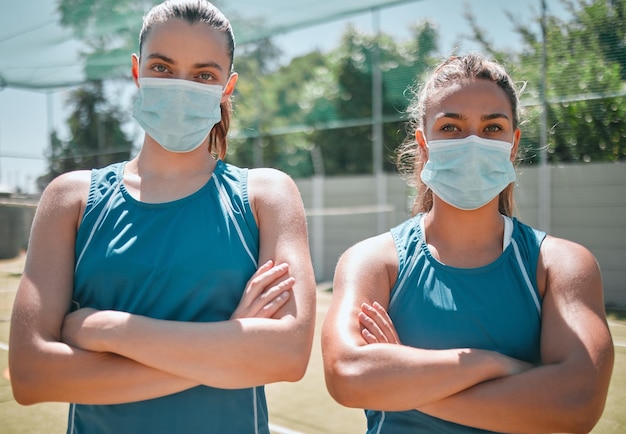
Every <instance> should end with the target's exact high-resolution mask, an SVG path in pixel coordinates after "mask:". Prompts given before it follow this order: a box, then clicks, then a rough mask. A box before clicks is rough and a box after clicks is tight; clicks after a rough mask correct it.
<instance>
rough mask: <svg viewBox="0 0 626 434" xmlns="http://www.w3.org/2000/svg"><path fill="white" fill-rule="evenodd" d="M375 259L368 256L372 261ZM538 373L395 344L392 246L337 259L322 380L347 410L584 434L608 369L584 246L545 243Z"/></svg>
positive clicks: (484, 356) (474, 356)
mask: <svg viewBox="0 0 626 434" xmlns="http://www.w3.org/2000/svg"><path fill="white" fill-rule="evenodd" d="M372 252H373V253H372ZM540 261H541V265H540V268H541V269H542V270H544V272H542V273H541V276H539V277H540V278H542V279H545V280H544V282H545V287H546V291H545V296H544V302H543V319H542V335H541V342H542V343H541V354H542V364H541V365H540V366H536V367H534V366H530V365H528V364H526V363H524V362H521V361H517V360H514V359H511V358H509V357H506V356H504V355H502V354H498V353H495V352H489V351H481V350H476V349H471V348H459V349H449V350H437V351H433V350H424V349H420V348H412V347H407V346H404V345H402V344H401V342H400V341H399V340H398V337H397V335H396V333H395V329H394V328H393V323H392V322H391V319H390V318H389V316H388V315H387V313H386V311H385V307H386V306H387V305H388V302H389V290H390V288H391V287H392V286H393V283H394V280H395V276H396V274H397V259H396V257H395V249H394V248H393V242H392V240H391V237H390V236H388V235H383V236H380V237H376V238H374V239H370V240H367V241H366V242H364V243H363V244H361V245H357V246H355V248H353V249H351V250H350V251H348V252H347V253H346V254H345V255H344V257H342V258H341V259H340V262H339V265H338V268H337V273H336V278H335V285H334V287H333V304H332V306H331V309H330V311H329V314H328V316H327V318H326V321H325V324H324V332H323V348H324V361H325V370H326V379H327V385H328V388H329V391H330V392H331V395H333V396H334V397H335V399H336V400H337V401H338V402H340V403H342V404H344V405H347V406H351V407H359V408H370V409H379V410H387V411H399V410H409V409H418V410H420V411H422V412H424V413H427V414H430V415H433V416H436V417H439V418H441V419H445V420H449V421H452V422H456V423H459V424H463V425H468V426H473V427H478V428H483V429H488V430H493V431H500V432H588V431H589V430H590V429H591V428H592V427H593V425H595V423H596V422H597V420H598V419H599V417H600V415H601V413H602V410H603V407H604V402H605V399H606V394H607V390H608V384H609V380H610V375H611V370H612V365H613V347H612V343H611V337H610V334H609V331H608V328H607V325H606V321H605V316H604V306H603V302H602V292H601V291H602V287H601V280H600V274H599V271H598V268H597V264H596V262H595V260H594V259H593V257H592V256H591V254H590V253H589V252H588V251H587V250H586V249H584V248H582V247H581V246H578V245H576V244H574V243H569V242H565V241H564V240H558V239H555V238H550V237H549V238H548V239H546V241H545V242H544V245H543V246H542V253H541V259H540Z"/></svg>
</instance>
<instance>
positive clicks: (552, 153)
mask: <svg viewBox="0 0 626 434" xmlns="http://www.w3.org/2000/svg"><path fill="white" fill-rule="evenodd" d="M560 1H561V2H562V3H563V4H564V6H565V8H566V10H567V11H569V12H568V13H569V14H570V16H566V17H557V16H554V15H550V14H549V13H548V15H547V20H546V40H547V44H546V46H547V71H546V82H547V88H546V92H545V95H546V100H547V102H548V110H547V126H548V143H547V146H548V158H549V161H550V162H552V163H557V162H591V161H595V162H598V161H624V160H626V140H625V139H626V86H625V83H624V77H625V74H626V30H625V26H624V24H623V23H624V17H625V15H624V13H625V8H626V0H595V1H585V0H560ZM510 18H511V20H512V21H513V22H514V28H515V29H516V31H517V32H518V33H519V34H520V36H521V37H522V40H523V41H524V44H523V46H522V47H521V50H520V51H519V52H518V53H510V52H505V51H498V50H497V49H496V48H495V47H494V46H493V44H491V43H489V42H488V41H487V39H486V38H485V35H484V33H483V31H482V30H481V29H479V28H478V27H477V26H476V25H475V23H474V25H473V28H474V39H475V40H476V41H478V42H479V43H480V44H482V46H483V50H484V51H485V52H488V53H491V54H493V55H494V57H496V58H497V59H499V60H501V61H503V62H504V63H505V64H506V66H508V67H509V69H510V70H512V75H513V77H514V78H515V77H519V78H523V79H524V80H525V81H526V83H527V88H526V91H525V97H524V98H523V102H524V103H525V105H526V109H527V116H526V121H527V122H526V123H525V125H524V126H523V131H524V134H523V142H522V145H523V146H525V147H526V149H527V153H526V155H525V157H526V158H525V162H527V163H534V162H535V161H537V159H538V154H539V148H540V143H539V138H540V128H541V123H540V113H541V100H540V98H541V86H542V55H543V46H542V36H541V34H536V33H535V32H534V31H533V30H532V28H531V27H530V26H529V25H528V24H526V23H517V22H515V18H514V17H513V16H510ZM468 19H469V20H470V21H472V20H473V17H472V16H471V14H468ZM540 20H541V17H537V19H536V22H540Z"/></svg>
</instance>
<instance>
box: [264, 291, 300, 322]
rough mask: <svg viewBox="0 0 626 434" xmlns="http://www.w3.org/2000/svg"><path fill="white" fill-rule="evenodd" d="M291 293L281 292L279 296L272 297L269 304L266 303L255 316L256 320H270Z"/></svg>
mask: <svg viewBox="0 0 626 434" xmlns="http://www.w3.org/2000/svg"><path fill="white" fill-rule="evenodd" d="M290 296H291V293H290V292H289V291H284V292H281V293H280V295H278V296H277V297H274V298H273V299H272V300H271V301H270V302H269V303H267V304H266V305H265V306H263V308H262V309H261V310H260V311H259V314H258V315H256V317H258V318H271V317H273V316H274V314H276V312H278V311H279V310H280V309H281V308H282V307H283V306H284V305H285V303H287V300H289V298H290Z"/></svg>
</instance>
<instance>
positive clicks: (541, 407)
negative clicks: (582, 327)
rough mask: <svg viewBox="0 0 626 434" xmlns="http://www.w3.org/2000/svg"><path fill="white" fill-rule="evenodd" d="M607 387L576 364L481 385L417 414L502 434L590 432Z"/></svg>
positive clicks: (599, 414) (534, 370)
mask: <svg viewBox="0 0 626 434" xmlns="http://www.w3.org/2000/svg"><path fill="white" fill-rule="evenodd" d="M602 384H604V381H597V379H596V376H595V375H593V374H592V373H591V372H590V371H587V372H583V371H581V370H580V369H577V368H576V365H575V364H574V363H569V364H568V363H564V364H553V365H546V366H541V367H537V368H535V369H532V370H530V371H527V372H524V373H521V374H518V375H512V376H508V377H503V378H500V379H497V380H494V381H489V382H485V383H481V384H479V385H477V386H475V387H472V388H470V389H467V390H465V391H462V392H460V393H458V394H456V395H454V396H451V397H449V398H446V399H443V400H440V401H437V402H434V403H431V404H428V405H425V406H421V407H418V410H420V411H423V412H424V413H427V414H430V415H432V416H436V417H438V418H441V419H445V420H448V421H452V422H456V423H459V424H463V425H468V426H473V427H477V428H482V429H487V430H491V431H497V432H524V433H544V432H589V431H590V430H591V429H592V428H593V426H594V425H595V423H596V422H597V420H598V419H599V418H600V416H601V414H602V409H603V407H604V398H603V397H604V396H605V395H606V391H602V390H601V389H602V387H603V386H602ZM599 397H600V399H598V398H599Z"/></svg>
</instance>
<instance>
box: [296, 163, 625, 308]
mask: <svg viewBox="0 0 626 434" xmlns="http://www.w3.org/2000/svg"><path fill="white" fill-rule="evenodd" d="M518 172H519V176H518V185H517V187H516V192H515V197H516V203H517V210H516V215H517V216H518V217H519V218H520V219H521V220H522V221H524V222H525V223H527V224H529V225H531V226H533V227H536V228H539V229H544V230H546V231H547V232H548V233H549V234H551V235H554V236H557V237H561V238H566V239H569V240H571V241H575V242H577V243H580V244H582V245H584V246H585V247H587V248H588V249H589V250H590V251H591V252H592V253H593V254H594V255H595V257H596V259H597V260H598V263H599V264H600V268H601V270H602V276H603V282H604V292H605V303H606V305H607V306H609V307H615V308H620V309H624V310H626V283H625V282H626V165H624V164H612V163H604V164H586V165H571V166H557V167H549V168H548V170H547V173H548V175H549V177H548V181H547V184H541V183H540V180H541V176H540V169H539V168H526V167H523V168H520V169H519V170H518ZM296 182H297V184H298V187H299V188H300V191H301V194H302V198H303V201H304V205H305V208H306V209H307V220H308V224H309V238H310V242H311V253H312V257H313V264H314V267H315V274H316V278H317V280H318V281H330V280H332V276H333V272H334V267H335V264H336V261H337V259H338V257H339V256H340V255H341V253H342V252H343V251H345V250H346V249H347V248H348V247H350V246H351V245H353V244H354V243H356V242H358V241H360V240H363V239H365V238H368V237H371V236H374V235H377V234H379V233H381V232H384V231H386V230H388V229H389V228H390V227H392V226H395V225H396V224H398V223H400V222H401V221H403V220H404V219H406V218H407V217H408V216H409V212H408V209H409V203H410V200H409V198H408V195H409V190H408V189H407V187H406V184H405V182H404V181H403V180H402V179H400V178H399V177H398V176H394V175H389V176H385V177H384V178H383V179H382V180H381V182H380V183H377V182H376V179H375V177H374V176H357V177H333V178H326V179H302V180H296ZM540 185H545V186H546V187H544V188H547V189H548V190H549V199H550V202H549V206H548V209H547V211H546V212H547V216H548V217H547V222H548V223H547V227H541V225H540V221H542V219H541V218H540V217H539V216H540V213H541V212H542V211H541V207H540V197H541V196H540V194H539V188H540V187H539V186H540ZM378 191H382V193H377V192H378ZM378 194H380V195H381V197H382V198H383V199H382V201H381V203H379V204H377V200H378V199H377V195H378ZM544 215H545V214H544Z"/></svg>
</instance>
